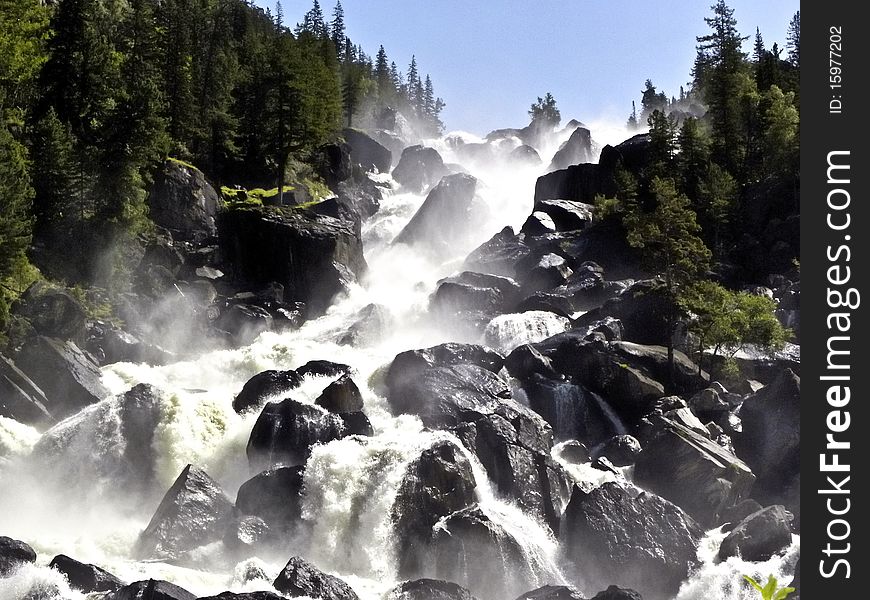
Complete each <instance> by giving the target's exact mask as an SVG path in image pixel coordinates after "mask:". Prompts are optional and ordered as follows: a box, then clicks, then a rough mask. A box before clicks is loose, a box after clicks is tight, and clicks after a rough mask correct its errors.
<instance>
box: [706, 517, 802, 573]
mask: <svg viewBox="0 0 870 600" xmlns="http://www.w3.org/2000/svg"><path fill="white" fill-rule="evenodd" d="M791 519H792V516H791V514H789V513H788V511H786V510H785V507H784V506H782V505H779V504H775V505H773V506H768V507H767V508H763V509H761V510H760V511H758V512H755V513H752V514H751V515H749V516H748V517H746V518H745V519H743V520H742V521H741V522H740V523H738V525H737V526H736V527H735V528H734V529H733V530H732V531H731V533H729V534H728V536H727V537H726V538H725V539H724V540H722V544H721V545H720V546H719V559H720V560H725V559H727V558H730V557H732V556H740V557H741V558H742V559H743V560H746V561H750V562H761V561H765V560H767V559H769V558H770V557H771V556H774V555H775V554H779V553H780V552H782V551H783V550H785V549H786V548H788V547H789V546H790V545H791V527H790V526H789V524H790V523H791Z"/></svg>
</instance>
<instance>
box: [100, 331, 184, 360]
mask: <svg viewBox="0 0 870 600" xmlns="http://www.w3.org/2000/svg"><path fill="white" fill-rule="evenodd" d="M85 349H86V350H87V351H88V352H90V353H91V355H92V356H94V357H95V358H97V357H98V358H99V361H100V363H101V364H103V365H109V364H113V363H116V362H132V363H142V362H147V363H148V364H149V365H165V364H169V363H171V362H173V361H174V360H176V355H175V354H173V353H172V352H169V351H168V350H164V349H163V348H161V347H160V346H157V345H156V344H151V343H148V342H144V341H142V340H141V339H139V338H138V337H136V336H135V335H133V334H132V333H130V332H128V331H124V330H123V329H120V328H118V327H115V326H113V325H111V324H109V323H104V322H91V323H90V324H89V326H88V341H87V345H86V346H85Z"/></svg>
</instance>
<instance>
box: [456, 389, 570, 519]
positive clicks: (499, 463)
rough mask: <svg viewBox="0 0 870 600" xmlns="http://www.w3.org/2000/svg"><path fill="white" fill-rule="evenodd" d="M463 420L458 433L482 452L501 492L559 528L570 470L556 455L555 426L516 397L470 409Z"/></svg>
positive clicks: (470, 447) (472, 448)
mask: <svg viewBox="0 0 870 600" xmlns="http://www.w3.org/2000/svg"><path fill="white" fill-rule="evenodd" d="M463 419H464V422H463V423H461V424H460V425H458V426H457V427H455V430H454V431H455V433H456V435H457V436H458V437H459V438H460V439H461V440H462V443H463V444H464V445H465V446H466V447H467V448H468V449H470V450H471V451H472V452H474V453H475V454H476V455H477V457H478V459H479V460H480V462H481V464H482V465H483V467H484V469H486V472H487V474H488V475H489V478H490V479H491V480H492V482H493V483H494V484H495V487H496V489H497V491H498V493H499V495H501V496H505V497H509V498H513V499H514V500H515V501H516V502H517V503H518V504H519V505H520V506H522V507H523V508H525V509H526V510H528V511H530V512H531V513H532V514H534V515H535V516H536V517H537V518H538V519H539V520H540V521H542V522H544V523H546V524H547V525H549V526H550V528H551V529H552V530H553V531H558V530H559V519H560V518H561V515H562V512H563V510H564V507H565V504H566V503H567V500H568V495H569V493H570V489H569V483H568V476H567V474H566V473H565V472H564V470H563V469H562V467H561V466H560V465H559V464H558V463H557V462H556V461H554V460H553V459H552V457H551V456H550V450H551V449H552V447H553V432H552V430H551V429H550V426H549V425H548V424H547V423H546V422H545V421H544V420H543V419H542V418H541V417H539V416H538V415H537V414H535V413H534V412H532V411H531V410H529V409H528V408H526V407H525V406H523V405H521V404H518V403H516V402H514V401H511V400H501V401H499V402H496V403H492V404H490V405H488V406H483V407H480V408H479V409H477V410H476V411H469V412H468V413H466V414H465V415H463Z"/></svg>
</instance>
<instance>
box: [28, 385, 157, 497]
mask: <svg viewBox="0 0 870 600" xmlns="http://www.w3.org/2000/svg"><path fill="white" fill-rule="evenodd" d="M164 401H165V398H164V396H163V394H162V393H161V392H160V391H159V390H158V389H157V388H155V387H153V386H150V385H148V384H139V385H137V386H135V387H133V388H132V389H131V390H129V391H128V392H126V393H124V394H122V395H120V396H117V397H115V398H110V399H108V400H104V401H102V402H99V403H97V404H94V405H91V406H89V407H87V408H85V409H84V410H82V411H80V412H78V413H77V414H75V415H74V416H72V417H70V418H68V419H66V420H64V421H62V422H61V423H58V424H57V425H55V426H54V427H52V428H51V429H49V430H48V431H46V432H45V433H44V434H43V435H42V437H41V438H40V439H39V441H38V442H37V443H36V445H35V446H34V448H33V453H32V455H31V456H32V458H33V459H35V460H37V461H39V464H41V465H43V468H44V469H45V470H44V474H45V476H46V477H48V478H50V479H52V480H53V481H56V482H58V483H59V484H62V485H64V486H66V487H67V488H68V489H76V490H78V492H79V494H80V495H82V497H84V498H92V499H96V498H99V497H100V495H101V494H103V493H111V492H109V490H110V489H115V488H116V486H122V487H123V488H124V490H125V493H126V496H127V498H129V499H130V500H131V501H133V502H134V503H135V502H136V501H138V500H139V499H141V498H142V497H143V494H147V493H148V492H149V490H150V488H151V486H152V484H153V481H154V460H155V450H154V447H153V442H154V434H155V431H156V430H157V428H158V426H159V423H160V420H161V417H162V415H163V407H162V404H163V403H164Z"/></svg>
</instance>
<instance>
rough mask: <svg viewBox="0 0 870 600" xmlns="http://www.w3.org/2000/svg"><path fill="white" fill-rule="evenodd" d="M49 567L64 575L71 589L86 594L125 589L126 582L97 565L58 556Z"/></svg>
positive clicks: (61, 555)
mask: <svg viewBox="0 0 870 600" xmlns="http://www.w3.org/2000/svg"><path fill="white" fill-rule="evenodd" d="M48 566H49V567H50V568H52V569H56V570H57V571H60V572H61V573H63V575H64V577H66V579H67V581H69V585H70V587H71V588H73V589H75V590H80V591H82V592H84V593H86V594H87V593H89V592H114V591H116V590H119V589H121V588H122V587H124V582H123V581H121V580H120V579H118V578H117V577H115V576H114V575H112V574H111V573H109V572H108V571H106V570H105V569H101V568H100V567H98V566H96V565H89V564H85V563H81V562H79V561H77V560H75V559H72V558H70V557H69V556H66V555H65V554H58V555H57V556H55V557H54V558H53V559H51V562H50V563H48Z"/></svg>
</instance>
